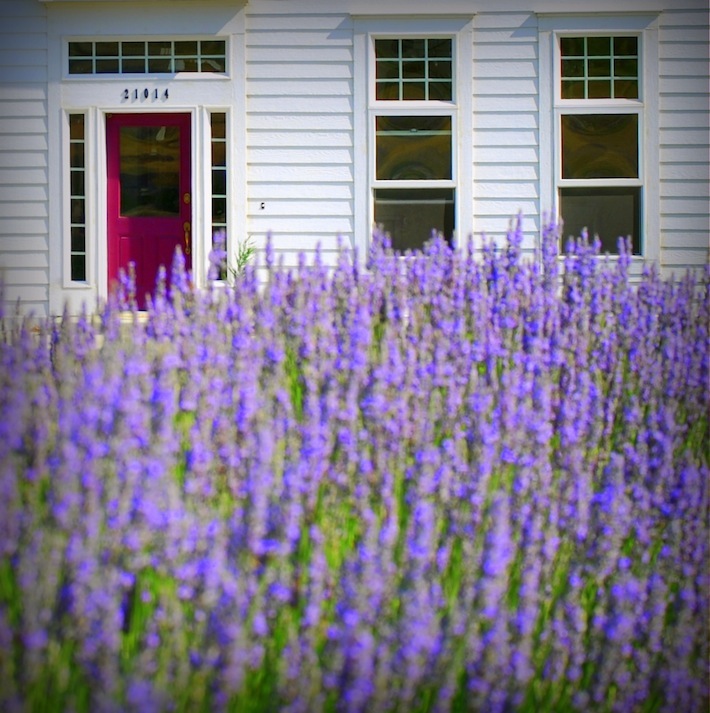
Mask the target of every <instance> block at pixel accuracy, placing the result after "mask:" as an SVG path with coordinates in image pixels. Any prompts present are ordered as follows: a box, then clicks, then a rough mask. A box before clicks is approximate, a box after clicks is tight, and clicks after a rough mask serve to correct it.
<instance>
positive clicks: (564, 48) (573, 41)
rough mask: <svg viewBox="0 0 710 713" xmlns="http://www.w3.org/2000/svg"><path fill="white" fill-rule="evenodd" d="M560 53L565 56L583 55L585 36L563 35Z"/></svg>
mask: <svg viewBox="0 0 710 713" xmlns="http://www.w3.org/2000/svg"><path fill="white" fill-rule="evenodd" d="M560 53H561V54H562V56H563V57H583V56H584V37H562V38H561V39H560Z"/></svg>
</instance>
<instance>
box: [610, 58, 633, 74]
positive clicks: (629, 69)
mask: <svg viewBox="0 0 710 713" xmlns="http://www.w3.org/2000/svg"><path fill="white" fill-rule="evenodd" d="M638 71H639V70H638V60H637V59H617V60H615V61H614V74H615V75H616V76H617V77H637V76H638Z"/></svg>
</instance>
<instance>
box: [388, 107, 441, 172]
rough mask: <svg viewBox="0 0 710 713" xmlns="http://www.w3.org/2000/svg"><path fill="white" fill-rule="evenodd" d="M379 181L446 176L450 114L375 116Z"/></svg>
mask: <svg viewBox="0 0 710 713" xmlns="http://www.w3.org/2000/svg"><path fill="white" fill-rule="evenodd" d="M376 135H377V140H376V143H377V148H376V160H377V171H376V173H377V178H378V179H379V180H420V181H421V180H441V179H450V178H451V171H452V161H451V117H450V116H378V117H377V119H376Z"/></svg>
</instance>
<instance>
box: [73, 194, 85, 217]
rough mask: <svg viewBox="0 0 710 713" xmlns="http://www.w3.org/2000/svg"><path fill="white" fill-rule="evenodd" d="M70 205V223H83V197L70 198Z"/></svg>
mask: <svg viewBox="0 0 710 713" xmlns="http://www.w3.org/2000/svg"><path fill="white" fill-rule="evenodd" d="M70 207H71V222H72V223H83V222H84V199H83V198H72V199H71V201H70Z"/></svg>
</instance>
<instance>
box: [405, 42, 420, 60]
mask: <svg viewBox="0 0 710 713" xmlns="http://www.w3.org/2000/svg"><path fill="white" fill-rule="evenodd" d="M423 56H424V40H418V39H417V40H402V57H423Z"/></svg>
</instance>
